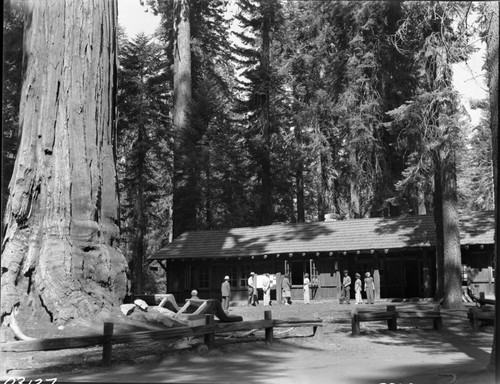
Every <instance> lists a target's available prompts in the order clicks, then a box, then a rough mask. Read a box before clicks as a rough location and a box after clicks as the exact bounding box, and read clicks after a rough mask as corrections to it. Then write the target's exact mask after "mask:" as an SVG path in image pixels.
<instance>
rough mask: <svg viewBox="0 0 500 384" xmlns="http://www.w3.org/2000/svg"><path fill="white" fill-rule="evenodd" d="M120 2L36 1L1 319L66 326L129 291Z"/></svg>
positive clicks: (28, 32) (29, 5)
mask: <svg viewBox="0 0 500 384" xmlns="http://www.w3.org/2000/svg"><path fill="white" fill-rule="evenodd" d="M116 11H117V8H116V2H115V1H112V0H109V1H99V2H88V1H82V2H75V1H68V0H66V1H65V0H60V1H52V2H48V1H36V0H32V1H28V2H26V13H25V17H26V20H27V22H26V23H25V42H24V49H25V53H24V54H25V66H26V72H25V80H24V84H23V89H22V98H21V107H20V116H21V119H20V127H21V131H22V140H21V144H20V148H19V152H18V156H17V159H16V164H15V168H14V174H13V176H12V179H11V183H10V195H9V202H8V204H7V210H6V223H7V229H6V233H5V236H4V242H3V253H2V306H1V308H2V318H3V317H4V316H5V315H7V314H9V313H10V312H11V311H12V308H13V306H17V305H20V308H21V310H24V309H26V311H30V312H32V314H33V315H35V316H39V315H42V314H48V315H49V317H50V319H51V320H53V321H56V322H58V323H64V322H66V321H69V320H71V319H73V318H77V317H83V318H88V317H92V316H94V315H96V314H97V313H99V312H100V311H103V310H110V309H112V307H113V306H115V305H118V304H120V302H121V301H122V300H123V298H124V297H125V295H126V294H127V292H128V280H127V263H126V260H125V258H124V256H123V255H122V253H121V252H120V251H119V250H118V249H117V248H116V243H115V240H116V238H117V236H118V235H119V229H118V226H117V222H118V198H117V189H116V172H115V153H114V145H115V129H114V124H115V104H114V100H115V98H114V97H115V91H116V88H115V80H116V79H115V78H116V35H115V29H116Z"/></svg>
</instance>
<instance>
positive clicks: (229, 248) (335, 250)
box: [149, 212, 494, 301]
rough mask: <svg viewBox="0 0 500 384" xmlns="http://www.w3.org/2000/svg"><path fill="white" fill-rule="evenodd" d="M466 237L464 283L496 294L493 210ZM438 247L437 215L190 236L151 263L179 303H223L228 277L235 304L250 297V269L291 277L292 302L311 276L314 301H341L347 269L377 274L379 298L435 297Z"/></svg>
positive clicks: (467, 220) (475, 218) (464, 228)
mask: <svg viewBox="0 0 500 384" xmlns="http://www.w3.org/2000/svg"><path fill="white" fill-rule="evenodd" d="M460 235H461V251H462V272H463V283H464V285H467V283H469V285H471V286H472V288H473V289H474V290H475V291H476V292H479V291H484V292H486V293H492V292H493V291H494V287H493V285H494V266H493V262H494V213H493V212H475V213H474V214H472V215H470V216H466V217H461V220H460ZM435 245H436V239H435V225H434V218H433V216H429V215H425V216H404V217H395V218H367V219H353V220H340V221H335V220H334V221H324V222H315V223H308V224H274V225H268V226H260V227H246V228H233V229H227V230H212V231H193V232H185V233H183V234H182V235H180V236H179V237H178V238H176V239H175V240H174V241H173V242H172V243H170V244H168V245H167V246H166V247H165V248H163V249H161V250H160V251H158V252H157V253H156V254H155V255H153V256H152V257H150V258H149V261H150V262H153V261H155V260H156V261H157V262H158V263H160V265H161V266H162V267H163V268H164V269H165V271H166V274H167V292H168V293H172V294H174V295H175V297H176V298H177V300H181V301H183V300H184V299H185V298H187V297H190V292H191V290H192V289H196V290H198V293H199V297H200V298H220V286H221V283H222V281H223V279H224V276H225V275H229V276H230V278H231V281H230V283H231V287H232V300H233V301H235V300H246V299H247V279H248V276H249V274H250V272H255V273H256V274H264V273H270V274H277V273H280V274H284V273H289V274H290V275H291V282H292V286H293V290H292V299H302V280H303V274H304V273H306V272H307V273H309V275H310V277H311V281H312V283H313V289H312V298H313V299H336V298H338V297H339V295H340V289H339V287H340V279H341V276H342V271H343V270H345V269H347V270H349V275H350V276H351V278H352V279H353V281H354V274H355V273H356V272H359V273H360V274H361V275H362V276H363V275H364V273H365V272H367V271H369V272H371V273H372V276H374V279H375V283H376V297H377V298H410V297H433V295H434V293H435V281H436V247H435ZM278 276H279V275H278ZM353 285H354V284H353ZM272 297H275V293H274V294H273V295H272ZM352 297H354V293H352Z"/></svg>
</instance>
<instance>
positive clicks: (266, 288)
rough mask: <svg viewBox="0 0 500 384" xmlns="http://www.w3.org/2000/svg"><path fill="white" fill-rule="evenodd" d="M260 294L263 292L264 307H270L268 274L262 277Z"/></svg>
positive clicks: (269, 280) (269, 279)
mask: <svg viewBox="0 0 500 384" xmlns="http://www.w3.org/2000/svg"><path fill="white" fill-rule="evenodd" d="M262 292H264V307H267V306H270V305H271V278H270V276H269V273H266V274H265V275H264V279H263V280H262Z"/></svg>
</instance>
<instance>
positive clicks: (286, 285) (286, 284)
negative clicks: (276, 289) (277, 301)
mask: <svg viewBox="0 0 500 384" xmlns="http://www.w3.org/2000/svg"><path fill="white" fill-rule="evenodd" d="M281 289H282V291H283V300H284V301H285V305H290V304H292V285H291V284H290V277H289V276H288V275H285V277H283V281H282V282H281Z"/></svg>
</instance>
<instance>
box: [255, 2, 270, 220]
mask: <svg viewBox="0 0 500 384" xmlns="http://www.w3.org/2000/svg"><path fill="white" fill-rule="evenodd" d="M262 13H263V15H262V16H263V25H262V52H261V61H260V66H261V70H262V74H263V76H264V77H265V78H264V80H263V81H264V87H263V88H264V89H263V90H262V91H261V92H262V93H261V94H260V95H259V109H260V121H261V129H262V132H263V134H264V144H263V148H262V158H261V169H262V197H261V198H262V224H263V225H268V224H272V223H273V216H274V215H273V199H272V181H271V180H272V175H271V154H270V150H271V127H270V125H271V122H270V103H269V88H270V84H269V82H270V79H269V74H270V69H269V55H270V44H271V38H270V33H271V6H270V4H263V7H262Z"/></svg>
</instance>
